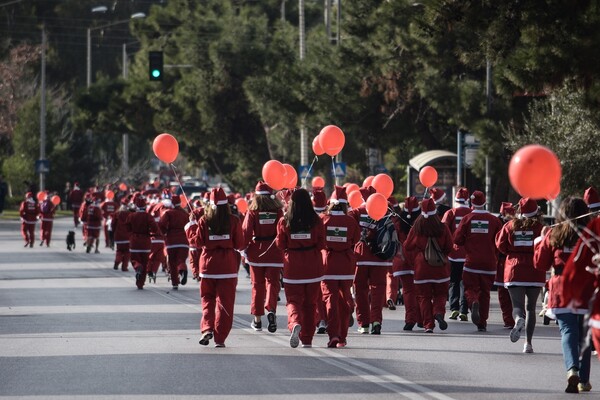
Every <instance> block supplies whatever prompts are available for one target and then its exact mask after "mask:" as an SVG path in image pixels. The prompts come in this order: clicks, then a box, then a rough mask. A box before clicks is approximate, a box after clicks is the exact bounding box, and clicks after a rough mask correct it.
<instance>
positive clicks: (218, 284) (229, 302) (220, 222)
mask: <svg viewBox="0 0 600 400" xmlns="http://www.w3.org/2000/svg"><path fill="white" fill-rule="evenodd" d="M227 203H228V202H227V196H226V195H225V192H224V191H223V189H222V188H214V189H212V190H211V192H210V206H209V207H207V208H206V210H205V214H204V216H202V217H201V218H200V221H199V222H198V223H197V225H198V226H197V229H196V234H195V235H194V236H192V237H191V241H190V242H191V243H192V246H194V247H196V248H197V249H201V253H200V278H201V279H200V298H201V300H202V320H201V322H200V331H201V333H202V337H201V339H200V341H199V343H200V344H201V345H202V346H207V345H208V344H209V343H210V340H211V339H213V337H214V340H215V347H225V340H226V339H227V337H228V336H229V332H230V331H231V327H232V325H233V307H234V304H235V289H236V286H237V281H238V270H239V264H238V262H237V256H236V254H235V253H236V250H237V251H239V250H242V248H243V247H244V235H243V233H242V225H241V222H240V220H239V219H238V218H237V217H235V216H233V215H231V210H230V208H229V205H228V204H227ZM195 224H196V222H195V221H190V222H189V223H188V224H187V225H186V227H187V228H188V229H189V228H190V227H191V226H193V225H195Z"/></svg>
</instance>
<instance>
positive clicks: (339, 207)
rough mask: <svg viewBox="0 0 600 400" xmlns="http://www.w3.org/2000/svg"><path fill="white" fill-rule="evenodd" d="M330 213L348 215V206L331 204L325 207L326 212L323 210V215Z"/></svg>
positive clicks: (345, 204)
mask: <svg viewBox="0 0 600 400" xmlns="http://www.w3.org/2000/svg"><path fill="white" fill-rule="evenodd" d="M331 211H343V212H344V214H348V204H347V203H338V204H334V203H331V204H329V206H327V210H325V214H327V215H329V214H330V213H331Z"/></svg>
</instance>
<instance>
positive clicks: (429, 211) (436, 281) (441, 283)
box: [404, 199, 452, 332]
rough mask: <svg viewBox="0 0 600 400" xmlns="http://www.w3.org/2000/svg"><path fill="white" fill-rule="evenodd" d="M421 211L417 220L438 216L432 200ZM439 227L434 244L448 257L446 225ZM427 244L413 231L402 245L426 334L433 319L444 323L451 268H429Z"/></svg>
mask: <svg viewBox="0 0 600 400" xmlns="http://www.w3.org/2000/svg"><path fill="white" fill-rule="evenodd" d="M421 208H422V211H421V217H419V218H432V217H433V216H435V215H436V214H437V213H436V208H435V203H434V202H433V200H432V199H425V200H423V201H422V202H421ZM441 226H442V227H443V230H442V235H441V236H439V237H437V238H436V240H437V242H438V245H439V247H440V249H441V250H442V252H443V253H444V254H446V255H447V254H449V253H450V251H451V250H452V235H451V234H450V230H449V229H448V227H447V226H446V225H444V224H441ZM427 241H428V237H426V236H422V235H420V234H417V233H416V231H415V228H414V227H413V228H412V229H411V230H410V233H409V234H408V237H407V238H406V242H404V244H405V246H404V247H405V249H406V251H407V254H410V257H412V258H413V260H412V263H413V265H414V266H415V288H416V292H417V301H418V303H419V309H420V310H421V316H422V318H423V327H424V328H425V329H426V330H427V331H431V332H433V328H434V327H435V321H434V316H435V318H436V319H438V315H439V316H441V318H442V319H443V317H444V314H445V312H446V299H447V298H448V282H450V265H449V263H446V264H445V265H443V266H439V267H432V266H431V265H429V263H427V261H426V260H425V255H424V251H425V247H426V246H427ZM438 321H439V320H438ZM440 327H441V329H442V330H443V329H445V327H444V326H442V323H441V322H440ZM446 327H447V325H446Z"/></svg>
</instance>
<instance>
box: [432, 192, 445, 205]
mask: <svg viewBox="0 0 600 400" xmlns="http://www.w3.org/2000/svg"><path fill="white" fill-rule="evenodd" d="M445 198H446V193H444V194H443V195H442V197H440V198H439V199H437V200H433V202H434V203H435V204H439V203H441V202H442V201H444V199H445Z"/></svg>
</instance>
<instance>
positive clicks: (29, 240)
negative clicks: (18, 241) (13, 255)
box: [19, 192, 40, 247]
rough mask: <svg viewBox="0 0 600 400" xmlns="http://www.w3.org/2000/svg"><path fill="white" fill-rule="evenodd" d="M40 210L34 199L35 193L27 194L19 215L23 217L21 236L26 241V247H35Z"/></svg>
mask: <svg viewBox="0 0 600 400" xmlns="http://www.w3.org/2000/svg"><path fill="white" fill-rule="evenodd" d="M39 213H40V208H39V206H38V204H37V202H36V201H35V199H34V198H33V193H31V192H27V193H26V194H25V200H23V201H22V202H21V206H20V207H19V215H20V216H21V236H23V239H25V246H24V247H27V246H29V247H33V243H34V242H35V224H36V223H37V219H38V214H39Z"/></svg>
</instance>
